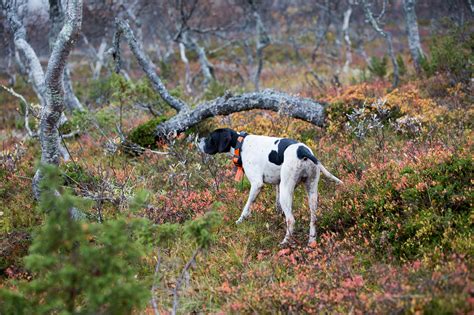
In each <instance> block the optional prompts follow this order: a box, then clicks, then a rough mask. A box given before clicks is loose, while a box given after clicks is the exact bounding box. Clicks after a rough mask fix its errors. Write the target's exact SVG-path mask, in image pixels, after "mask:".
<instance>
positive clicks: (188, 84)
mask: <svg viewBox="0 0 474 315" xmlns="http://www.w3.org/2000/svg"><path fill="white" fill-rule="evenodd" d="M179 55H180V57H181V61H182V62H183V63H184V68H185V74H184V86H185V87H186V92H188V93H191V92H192V91H193V90H192V89H191V69H190V67H189V60H188V57H186V47H185V46H184V44H183V43H179Z"/></svg>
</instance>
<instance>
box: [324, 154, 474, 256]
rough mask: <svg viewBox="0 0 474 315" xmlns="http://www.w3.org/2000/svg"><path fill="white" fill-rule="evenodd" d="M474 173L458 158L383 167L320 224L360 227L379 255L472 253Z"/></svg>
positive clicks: (471, 166)
mask: <svg viewBox="0 0 474 315" xmlns="http://www.w3.org/2000/svg"><path fill="white" fill-rule="evenodd" d="M473 172H474V164H473V161H472V158H461V157H457V156H453V157H451V158H450V159H449V160H447V161H443V162H440V163H438V164H435V165H432V166H429V167H423V166H422V165H419V166H418V167H417V168H411V167H407V168H405V169H402V170H400V169H397V168H396V167H392V168H390V169H382V170H380V172H379V173H371V175H372V176H371V177H370V178H368V179H366V180H365V182H364V184H363V185H362V186H357V187H353V188H351V189H350V190H348V191H347V192H346V194H344V195H341V196H340V198H339V199H338V200H336V202H335V204H334V206H333V211H330V212H329V213H325V214H323V216H322V218H321V221H320V222H321V225H322V226H323V227H324V228H326V229H333V230H340V229H347V228H349V227H351V226H357V227H359V228H360V229H362V230H363V232H364V233H366V235H367V237H368V238H369V239H371V240H372V242H373V243H374V245H375V248H376V250H377V252H378V253H379V254H380V255H384V254H386V253H387V252H389V251H390V252H392V253H393V254H394V255H395V257H398V258H401V259H413V258H416V257H419V256H422V255H424V254H433V253H435V252H436V251H438V252H444V253H449V252H450V251H452V250H456V251H457V252H464V253H467V252H469V251H472V245H470V242H469V241H468V240H469V239H470V234H472V228H473V226H472V223H471V220H470V215H471V212H472V209H471V204H472V202H473V200H474V196H473V193H472V189H471V188H470V187H471V183H470V181H471V178H472V174H473ZM400 182H403V183H404V185H403V186H400V185H398V183H400ZM355 201H356V202H355Z"/></svg>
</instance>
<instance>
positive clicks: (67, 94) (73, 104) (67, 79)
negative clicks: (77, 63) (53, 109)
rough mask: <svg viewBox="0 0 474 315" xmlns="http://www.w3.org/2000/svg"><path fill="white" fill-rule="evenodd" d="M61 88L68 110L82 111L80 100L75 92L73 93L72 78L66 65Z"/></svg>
mask: <svg viewBox="0 0 474 315" xmlns="http://www.w3.org/2000/svg"><path fill="white" fill-rule="evenodd" d="M63 90H64V103H65V105H66V108H67V109H68V110H69V111H71V112H72V111H75V110H78V111H81V112H82V111H84V107H83V106H82V104H81V102H80V101H79V99H78V98H77V96H76V94H74V89H73V87H72V80H71V72H70V71H69V67H68V66H67V65H66V66H65V67H64V73H63Z"/></svg>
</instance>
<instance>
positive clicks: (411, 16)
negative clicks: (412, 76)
mask: <svg viewBox="0 0 474 315" xmlns="http://www.w3.org/2000/svg"><path fill="white" fill-rule="evenodd" d="M415 2H416V1H415V0H403V11H404V13H405V22H406V24H407V33H408V47H409V48H410V54H411V57H412V59H413V64H414V66H415V70H416V72H417V73H420V71H421V64H420V63H421V58H422V56H423V50H422V48H421V43H420V33H419V31H418V21H417V18H416V11H415Z"/></svg>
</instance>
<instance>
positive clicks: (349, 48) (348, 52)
mask: <svg viewBox="0 0 474 315" xmlns="http://www.w3.org/2000/svg"><path fill="white" fill-rule="evenodd" d="M352 4H353V1H352V0H349V4H348V5H349V7H348V8H347V10H346V11H345V12H344V20H343V23H342V32H343V33H344V42H345V43H346V62H345V63H344V67H343V68H342V71H343V72H344V73H347V72H348V71H349V66H350V64H351V63H352V43H351V38H350V36H349V22H350V19H351V14H352Z"/></svg>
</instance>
